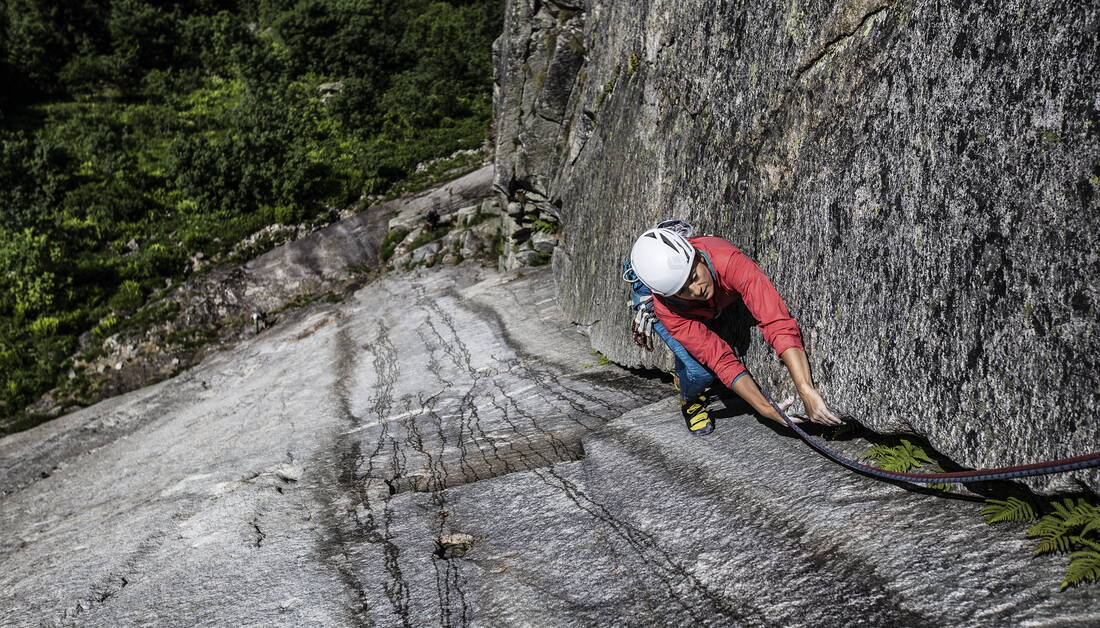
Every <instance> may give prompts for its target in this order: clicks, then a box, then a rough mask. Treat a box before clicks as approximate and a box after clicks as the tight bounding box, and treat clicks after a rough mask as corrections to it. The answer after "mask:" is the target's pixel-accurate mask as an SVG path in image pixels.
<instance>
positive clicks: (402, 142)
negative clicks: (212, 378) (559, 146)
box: [0, 0, 503, 418]
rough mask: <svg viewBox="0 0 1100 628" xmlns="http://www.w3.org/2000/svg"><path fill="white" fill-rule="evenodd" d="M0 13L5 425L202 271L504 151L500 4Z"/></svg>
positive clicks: (22, 0) (24, 0) (64, 8)
mask: <svg viewBox="0 0 1100 628" xmlns="http://www.w3.org/2000/svg"><path fill="white" fill-rule="evenodd" d="M0 6H2V7H3V8H2V9H0V80H2V81H3V85H4V86H5V87H4V90H3V91H2V92H0V418H2V417H3V416H5V415H11V414H12V413H14V412H16V411H18V410H19V409H21V408H23V407H24V406H26V405H27V404H28V403H30V402H32V401H34V400H35V399H36V398H37V397H38V396H39V395H41V394H42V393H43V392H44V391H46V390H49V389H50V388H51V387H52V386H54V385H55V384H56V383H57V382H58V381H59V378H60V377H61V376H62V374H63V372H64V371H67V369H68V365H67V364H66V360H67V358H68V357H69V356H70V355H71V354H72V353H73V352H74V351H75V349H76V347H77V342H76V340H77V337H78V336H79V335H80V334H81V333H84V332H87V331H88V330H91V329H93V328H94V330H95V332H96V334H98V335H103V334H107V333H110V331H111V329H110V326H111V324H110V321H111V320H112V319H113V320H117V319H118V318H119V317H125V316H126V315H127V314H129V313H132V312H133V311H135V310H136V309H137V308H138V307H140V306H141V304H142V303H143V301H144V300H145V299H146V298H147V297H148V296H149V295H150V294H151V293H152V292H153V291H154V290H157V289H158V288H163V287H164V285H165V280H168V281H172V280H178V279H179V278H180V277H182V276H183V275H184V274H185V273H186V272H188V270H189V268H190V265H189V263H188V260H190V259H192V257H193V256H194V255H196V254H202V255H203V256H205V258H206V259H218V258H219V256H220V257H223V258H224V256H226V255H227V254H228V253H229V252H230V251H232V250H233V247H234V245H235V244H237V243H238V242H240V241H241V240H242V239H243V238H245V237H246V236H248V235H249V234H252V233H254V232H256V231H257V230H259V229H261V228H262V227H264V226H266V225H269V224H273V223H277V222H279V223H287V224H290V223H303V222H309V221H328V220H332V219H333V218H334V217H335V215H336V214H335V212H336V210H339V209H344V208H348V207H352V206H354V205H355V203H356V202H357V200H358V199H360V198H361V197H363V196H364V195H377V194H385V193H386V192H388V191H390V190H392V189H393V188H394V186H395V184H398V183H399V182H401V181H403V180H405V179H406V178H407V177H409V176H410V174H412V173H413V172H414V170H415V168H416V167H417V165H418V164H421V163H423V162H426V161H428V160H431V159H434V158H439V157H442V156H446V155H449V154H452V153H454V152H455V151H457V150H460V149H470V148H476V147H478V146H479V145H481V144H482V143H483V142H484V141H485V140H486V138H487V136H488V125H489V119H490V114H491V77H492V66H491V59H490V53H491V51H490V49H491V44H492V41H493V39H494V38H495V37H496V36H497V35H498V34H499V32H500V29H501V19H502V13H503V6H502V2H501V0H466V1H463V0H449V1H429V0H298V1H279V0H236V1H233V0H196V1H193V2H147V1H145V0H110V1H105V0H101V1H98V2H92V1H90V0H72V1H68V2H56V1H54V0H6V1H5V2H4V3H3V4H2V5H0Z"/></svg>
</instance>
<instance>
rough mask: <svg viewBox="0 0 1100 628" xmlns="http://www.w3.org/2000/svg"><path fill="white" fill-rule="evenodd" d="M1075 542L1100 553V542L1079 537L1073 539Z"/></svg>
mask: <svg viewBox="0 0 1100 628" xmlns="http://www.w3.org/2000/svg"><path fill="white" fill-rule="evenodd" d="M1073 542H1074V543H1080V544H1081V545H1084V546H1086V547H1091V548H1092V549H1094V550H1096V551H1098V552H1100V542H1098V541H1093V540H1092V539H1085V538H1081V537H1079V536H1075V537H1073Z"/></svg>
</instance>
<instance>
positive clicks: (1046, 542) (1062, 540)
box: [1035, 536, 1070, 554]
mask: <svg viewBox="0 0 1100 628" xmlns="http://www.w3.org/2000/svg"><path fill="white" fill-rule="evenodd" d="M1069 547H1070V539H1069V537H1066V536H1048V537H1046V538H1044V539H1043V540H1042V541H1040V542H1039V545H1038V546H1037V547H1036V548H1035V553H1036V554H1046V553H1048V552H1068V551H1069Z"/></svg>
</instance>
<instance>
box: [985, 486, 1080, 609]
mask: <svg viewBox="0 0 1100 628" xmlns="http://www.w3.org/2000/svg"><path fill="white" fill-rule="evenodd" d="M1014 499H1015V498H1009V499H1008V501H1004V502H1002V501H999V500H989V501H990V502H996V503H997V504H998V505H997V506H996V507H995V506H993V505H991V506H987V507H986V508H985V509H984V510H983V511H982V514H985V515H987V517H986V521H989V522H990V523H992V522H993V521H994V520H1000V521H1008V520H1013V519H1012V518H1013V517H1017V516H1019V517H1023V516H1024V515H1026V514H1028V512H1025V509H1024V506H1021V505H1020V504H1023V502H1020V501H1019V500H1016V501H1017V502H1018V503H1016V504H1013V503H1012V502H1013V500H1014ZM1049 508H1050V512H1048V513H1047V514H1045V515H1043V516H1042V518H1040V519H1039V520H1038V521H1037V522H1036V523H1035V524H1034V525H1033V526H1031V527H1030V528H1028V530H1027V535H1028V536H1029V537H1032V538H1036V537H1037V538H1039V539H1040V540H1039V544H1038V545H1037V546H1036V547H1035V553H1036V554H1046V553H1049V552H1068V553H1069V559H1070V561H1069V566H1068V567H1067V568H1066V575H1065V578H1064V579H1063V580H1062V589H1065V588H1066V587H1070V586H1076V585H1079V584H1083V583H1086V582H1092V581H1094V580H1100V539H1096V538H1092V537H1091V535H1093V534H1095V533H1097V532H1100V504H1091V503H1089V502H1087V501H1085V500H1084V499H1080V498H1078V499H1077V500H1076V501H1074V500H1073V499H1069V498H1066V499H1063V500H1062V501H1052V502H1050V504H1049ZM1028 511H1029V512H1030V514H1031V515H1032V516H1031V517H1028V518H1030V519H1034V511H1033V510H1032V509H1030V508H1028ZM998 516H999V517H1001V518H1000V519H994V517H998ZM1075 532H1076V533H1075Z"/></svg>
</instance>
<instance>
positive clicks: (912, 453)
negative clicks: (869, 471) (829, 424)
mask: <svg viewBox="0 0 1100 628" xmlns="http://www.w3.org/2000/svg"><path fill="white" fill-rule="evenodd" d="M860 457H861V458H863V459H865V460H869V461H871V462H873V463H874V464H875V466H877V467H879V468H881V469H884V470H886V471H893V472H894V473H906V472H908V471H909V470H911V469H919V468H920V467H923V466H925V465H933V466H934V468H933V469H932V470H931V471H930V473H943V468H942V467H940V466H939V465H937V464H936V461H935V460H932V458H931V457H930V456H929V455H928V454H927V453H925V451H924V449H922V448H921V447H919V446H917V445H914V444H913V443H911V442H909V441H908V440H905V439H904V438H903V439H901V441H900V442H899V443H898V444H896V445H875V446H874V447H872V448H870V449H868V450H867V451H865V452H863V455H862V456H860ZM928 487H929V488H934V489H937V490H941V491H950V490H951V487H952V484H950V483H938V484H929V485H928Z"/></svg>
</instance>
